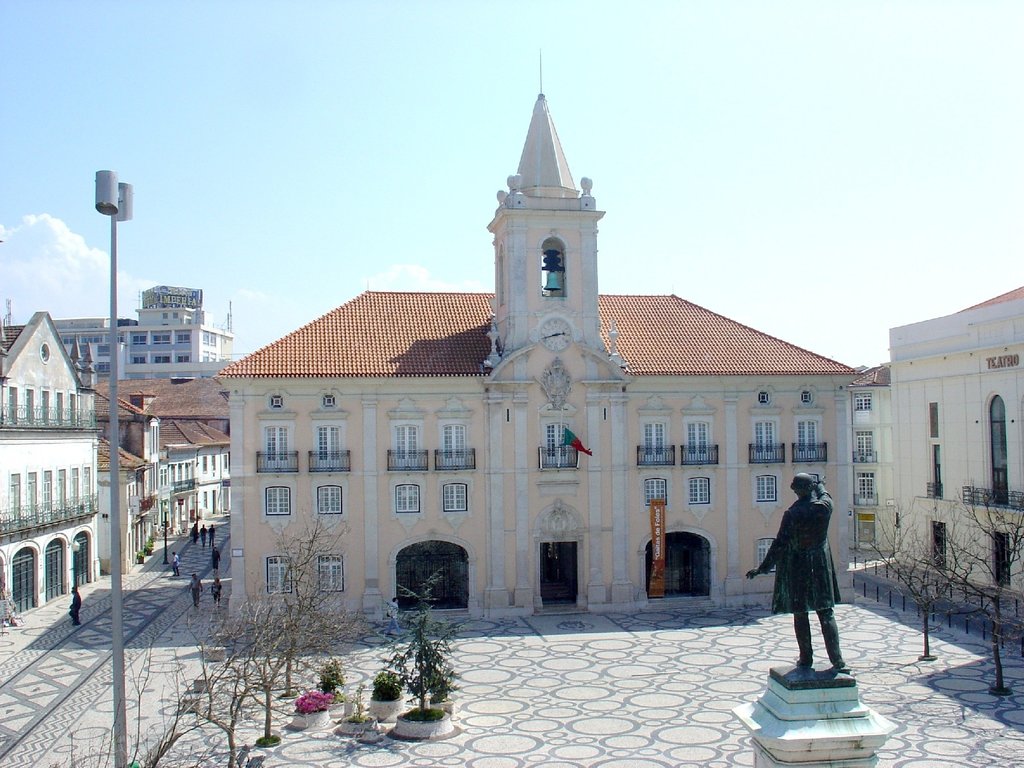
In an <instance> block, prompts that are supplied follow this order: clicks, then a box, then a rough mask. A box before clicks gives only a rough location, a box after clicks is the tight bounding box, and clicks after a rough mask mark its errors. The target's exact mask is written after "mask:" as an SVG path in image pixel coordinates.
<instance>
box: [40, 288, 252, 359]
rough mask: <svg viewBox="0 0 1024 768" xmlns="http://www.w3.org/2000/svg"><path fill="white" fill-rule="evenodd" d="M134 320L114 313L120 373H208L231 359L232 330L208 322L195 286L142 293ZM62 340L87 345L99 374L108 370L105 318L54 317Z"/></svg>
mask: <svg viewBox="0 0 1024 768" xmlns="http://www.w3.org/2000/svg"><path fill="white" fill-rule="evenodd" d="M137 312H138V315H139V318H138V320H128V319H119V320H118V323H117V325H118V333H117V336H118V339H117V349H118V351H119V354H120V355H121V356H120V358H118V362H119V369H118V370H119V372H120V375H121V378H124V379H150V378H171V377H180V378H192V377H209V376H214V375H216V373H217V371H219V370H220V369H221V368H223V367H224V365H225V363H227V362H229V361H230V360H231V352H232V345H233V342H234V334H233V333H232V331H231V319H230V317H229V318H228V321H227V324H226V327H224V328H221V327H218V326H215V325H213V324H212V323H211V322H210V321H209V320H208V318H207V313H206V312H205V311H204V310H203V292H202V291H201V290H199V289H196V288H180V287H177V286H168V285H159V286H155V287H153V288H150V289H148V290H146V291H143V293H142V306H141V308H140V309H138V310H137ZM54 322H55V324H56V326H57V328H58V329H59V330H60V333H61V338H62V339H63V341H64V344H65V346H66V347H67V348H68V349H70V348H71V345H72V344H73V343H75V342H77V343H78V344H79V346H80V347H83V348H84V347H85V346H88V347H89V351H90V354H91V355H92V357H93V360H94V361H95V363H96V369H97V371H99V373H101V374H106V373H109V371H110V333H109V326H110V321H109V319H107V318H91V317H85V318H71V319H64V320H56V321H54Z"/></svg>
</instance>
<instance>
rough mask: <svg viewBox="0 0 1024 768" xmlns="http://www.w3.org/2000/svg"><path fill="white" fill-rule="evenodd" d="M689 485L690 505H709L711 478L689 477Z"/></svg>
mask: <svg viewBox="0 0 1024 768" xmlns="http://www.w3.org/2000/svg"><path fill="white" fill-rule="evenodd" d="M689 485H690V503H691V504H710V503H711V478H708V477H691V478H690V483H689Z"/></svg>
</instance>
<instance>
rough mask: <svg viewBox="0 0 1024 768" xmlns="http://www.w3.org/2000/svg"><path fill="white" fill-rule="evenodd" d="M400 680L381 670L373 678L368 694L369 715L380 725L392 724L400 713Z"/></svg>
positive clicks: (393, 674) (387, 671)
mask: <svg viewBox="0 0 1024 768" xmlns="http://www.w3.org/2000/svg"><path fill="white" fill-rule="evenodd" d="M403 704H404V702H403V701H402V678H400V677H399V676H398V675H396V674H395V673H394V672H392V671H390V670H387V669H382V670H381V671H380V672H378V673H377V674H376V675H375V676H374V678H373V690H372V691H371V693H370V714H371V715H372V716H373V717H374V718H376V720H377V722H380V723H393V722H395V718H397V717H398V713H399V712H401V711H402V706H403Z"/></svg>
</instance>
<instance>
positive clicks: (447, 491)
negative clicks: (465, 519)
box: [441, 483, 469, 512]
mask: <svg viewBox="0 0 1024 768" xmlns="http://www.w3.org/2000/svg"><path fill="white" fill-rule="evenodd" d="M466 490H467V486H466V484H465V483H446V484H445V486H444V488H442V489H441V501H442V503H443V505H444V506H443V509H444V511H445V512H465V511H466V510H467V509H469V506H468V502H467V500H466V496H467V493H466Z"/></svg>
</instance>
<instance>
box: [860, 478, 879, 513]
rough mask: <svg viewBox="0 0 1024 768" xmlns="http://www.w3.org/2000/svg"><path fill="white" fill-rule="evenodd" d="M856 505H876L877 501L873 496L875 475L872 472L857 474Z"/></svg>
mask: <svg viewBox="0 0 1024 768" xmlns="http://www.w3.org/2000/svg"><path fill="white" fill-rule="evenodd" d="M856 494H857V503H858V504H869V505H870V504H877V503H878V499H877V497H876V496H875V473H874V472H858V473H857V490H856Z"/></svg>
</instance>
